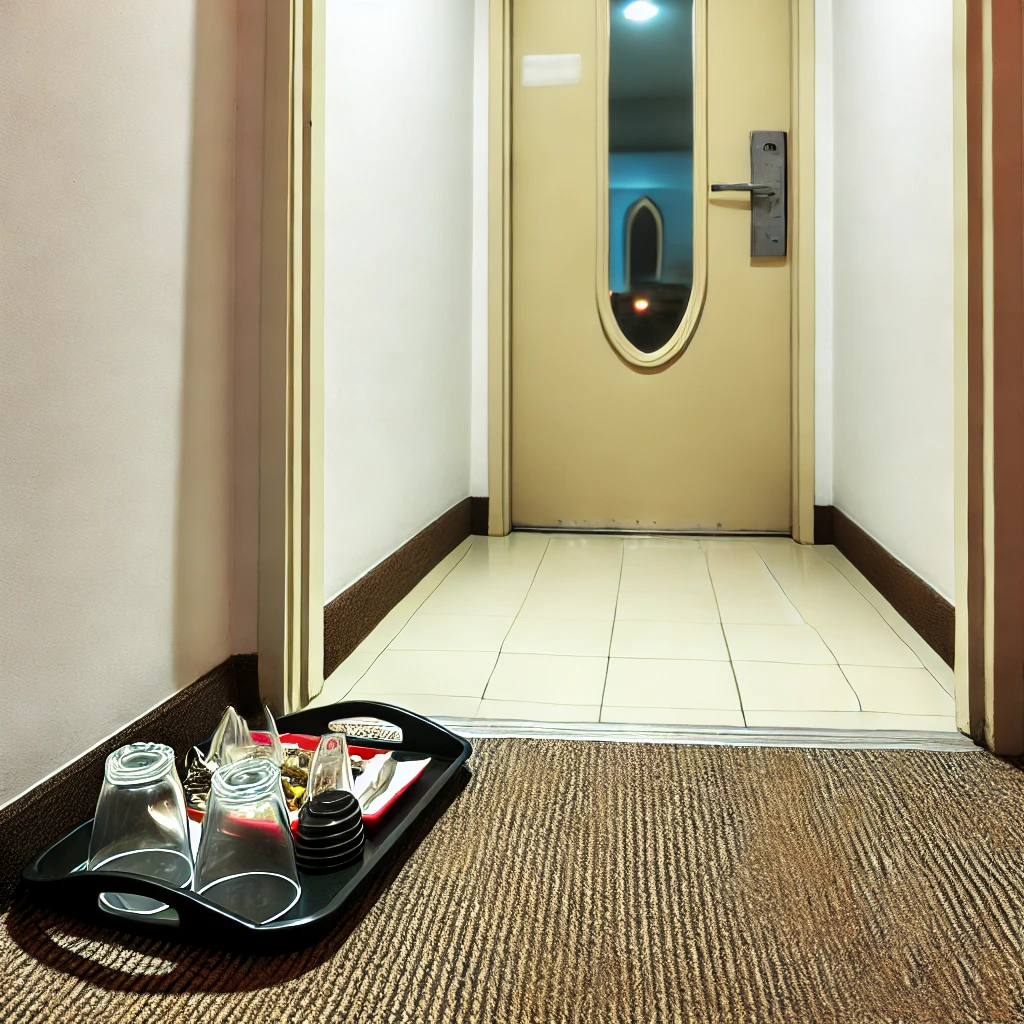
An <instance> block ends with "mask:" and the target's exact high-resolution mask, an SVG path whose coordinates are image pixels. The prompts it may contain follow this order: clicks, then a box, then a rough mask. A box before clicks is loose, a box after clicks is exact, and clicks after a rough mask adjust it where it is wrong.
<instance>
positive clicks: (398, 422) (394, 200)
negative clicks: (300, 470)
mask: <svg viewBox="0 0 1024 1024" xmlns="http://www.w3.org/2000/svg"><path fill="white" fill-rule="evenodd" d="M473 39H474V0H432V2H431V3H423V2H422V0H374V2H368V0H333V2H332V3H330V4H328V6H327V82H326V89H327V97H326V99H327V107H326V164H327V166H326V188H325V193H326V200H325V205H326V236H325V278H326V300H325V346H324V347H325V351H324V364H325V369H324V373H325V444H324V447H325V455H324V463H325V464H324V502H325V518H324V532H325V537H324V598H325V600H330V599H331V598H333V597H334V596H335V595H336V594H338V593H339V592H340V591H341V590H343V589H344V588H345V587H347V586H348V585H349V584H351V583H352V582H353V581H354V580H355V579H357V578H358V577H359V576H361V575H363V574H364V573H365V572H366V571H367V570H368V569H370V568H372V567H373V565H375V564H376V563H377V562H379V561H380V560H381V559H382V558H385V557H386V556H387V555H389V554H390V553H391V552H392V551H394V550H395V549H396V548H398V547H400V546H401V545H402V544H403V543H404V542H405V541H406V540H408V539H409V538H410V537H412V536H414V535H415V534H416V533H418V532H419V530H421V529H422V528H423V527H424V526H426V525H427V524H428V523H430V522H431V521H432V520H434V519H436V518H437V516H439V515H441V513H443V512H445V511H446V510H447V509H448V508H450V507H451V506H452V505H454V504H455V503H456V502H458V501H460V500H461V499H463V498H465V497H467V496H468V494H469V477H470V454H469V449H470V441H469V435H470V414H471V408H470V406H471V398H470V375H471V352H470V329H471V316H472V306H473V303H472V283H473V274H472V268H471V256H472V244H473V222H472V217H473V141H472V129H473V74H474V71H473Z"/></svg>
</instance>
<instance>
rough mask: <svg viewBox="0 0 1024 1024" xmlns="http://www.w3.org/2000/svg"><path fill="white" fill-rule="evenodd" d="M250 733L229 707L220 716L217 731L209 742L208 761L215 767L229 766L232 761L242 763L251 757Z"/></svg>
mask: <svg viewBox="0 0 1024 1024" xmlns="http://www.w3.org/2000/svg"><path fill="white" fill-rule="evenodd" d="M254 747H255V744H254V743H253V739H252V733H251V732H249V726H247V725H246V724H245V719H244V718H242V716H241V715H240V714H239V713H238V712H237V711H236V710H235V709H234V708H233V707H231V706H230V705H228V707H227V709H226V710H225V711H224V714H223V715H222V716H221V719H220V723H219V724H218V726H217V731H216V732H215V733H214V734H213V739H212V740H210V753H209V754H208V755H207V757H208V760H210V761H212V762H214V764H217V765H225V764H231V763H232V762H233V761H242V760H244V759H245V758H247V757H252V755H253V748H254Z"/></svg>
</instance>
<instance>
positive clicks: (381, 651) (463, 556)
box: [338, 538, 473, 700]
mask: <svg viewBox="0 0 1024 1024" xmlns="http://www.w3.org/2000/svg"><path fill="white" fill-rule="evenodd" d="M472 550H473V542H472V538H470V544H469V547H467V548H466V550H465V551H463V552H462V558H460V559H459V560H458V561H457V562H456V563H455V564H454V565H453V566H452V567H451V568H450V569H449V570H448V571H447V572H446V573H445V574H444V575H443V576H442V577H441V578H440V579H439V580H438V581H437V586H435V587H432V588H431V589H430V592H429V593H428V594H425V595H424V597H423V600H422V601H420V603H419V604H418V605H416V607H415V608H414V609H413V610H412V615H410V616H409V618H408V619H407V620H406V623H405V626H408V625H409V623H410V622H411V621H412V616H413V615H415V614H416V613H417V612H418V611H419V610H420V609H421V608H422V607H423V605H424V604H425V603H426V601H427V599H428V598H429V597H430V596H431V595H432V594H433V593H434V591H435V590H437V588H438V587H439V586H441V584H442V583H444V581H445V580H446V579H448V577H449V576H450V575H451V574H452V573H453V572H454V571H455V568H456V566H459V565H461V564H462V560H463V559H464V558H465V557H466V556H467V555H468V554H469V553H470V551H472ZM431 571H433V570H431ZM409 593H412V591H410V592H409ZM408 596H409V594H406V595H405V597H408ZM405 597H403V598H402V601H404V600H405ZM402 601H399V602H398V604H401V603H402ZM397 607H398V605H397V604H396V605H395V608H397ZM394 610H395V609H394V608H392V609H391V611H394ZM391 611H389V612H388V613H387V614H389V615H390V614H391ZM383 621H384V620H383V619H381V622H383ZM377 625H378V626H379V625H380V622H378V623H377ZM405 626H403V627H402V629H405ZM373 628H374V629H376V628H377V626H374V627H373ZM371 632H372V631H371ZM398 632H399V633H401V632H402V630H401V629H400V630H399V631H398ZM364 639H365V637H364ZM397 639H398V635H397V634H396V635H395V636H394V637H392V639H391V640H389V641H388V642H387V643H386V644H385V645H384V647H383V649H382V650H380V651H378V653H377V655H376V657H375V658H374V659H373V661H371V662H370V664H369V665H367V666H366V668H365V669H364V670H363V671H362V672H361V673H360V674H359V676H358V678H357V679H356V680H355V682H353V683H352V685H351V686H350V687H349V688H348V689H347V690H346V691H345V692H344V693H343V694H342V695H341V700H345V699H346V698H347V697H348V696H349V694H350V693H351V692H352V691H353V690H354V689H355V688H356V687H357V686H358V685H359V684H360V682H362V680H363V677H364V676H365V675H366V673H367V672H369V671H370V669H371V668H373V666H374V665H376V664H377V661H378V659H379V658H380V656H381V655H382V654H383V653H384V651H387V650H390V649H391V645H392V644H393V643H394V642H395V640H397ZM357 650H358V648H357ZM352 654H355V651H353V652H352ZM352 654H350V655H349V658H351V657H352ZM345 661H348V658H346V659H345ZM341 664H342V665H344V664H345V662H344V661H343V662H342V663H341ZM338 668H341V665H339V666H338Z"/></svg>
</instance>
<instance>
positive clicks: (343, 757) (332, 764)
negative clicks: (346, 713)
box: [306, 732, 353, 800]
mask: <svg viewBox="0 0 1024 1024" xmlns="http://www.w3.org/2000/svg"><path fill="white" fill-rule="evenodd" d="M352 786H353V779H352V762H351V760H349V755H348V740H347V739H346V738H345V734H344V733H341V732H331V733H327V735H325V736H321V737H320V745H319V746H318V747H317V748H316V751H315V752H314V753H313V760H312V761H311V762H310V765H309V784H308V785H307V786H306V800H312V799H313V797H315V796H317V795H318V794H319V793H326V792H328V790H332V789H347V790H348V791H349V792H350V793H351V792H352Z"/></svg>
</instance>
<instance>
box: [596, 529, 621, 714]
mask: <svg viewBox="0 0 1024 1024" xmlns="http://www.w3.org/2000/svg"><path fill="white" fill-rule="evenodd" d="M620 544H621V550H620V552H619V579H618V582H617V583H616V584H615V607H614V608H613V609H612V628H611V632H610V633H609V634H608V654H607V656H606V657H605V659H604V682H603V683H602V684H601V697H600V700H598V702H597V720H598V721H599V722H600V721H601V719H602V718H603V717H604V695H605V693H606V692H607V690H608V670H609V668H610V667H611V663H612V639H613V638H614V637H615V620H616V619H617V618H618V615H619V594H620V593H622V567H623V565H624V564H625V562H626V542H625V541H624V540H623V541H621V542H620Z"/></svg>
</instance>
